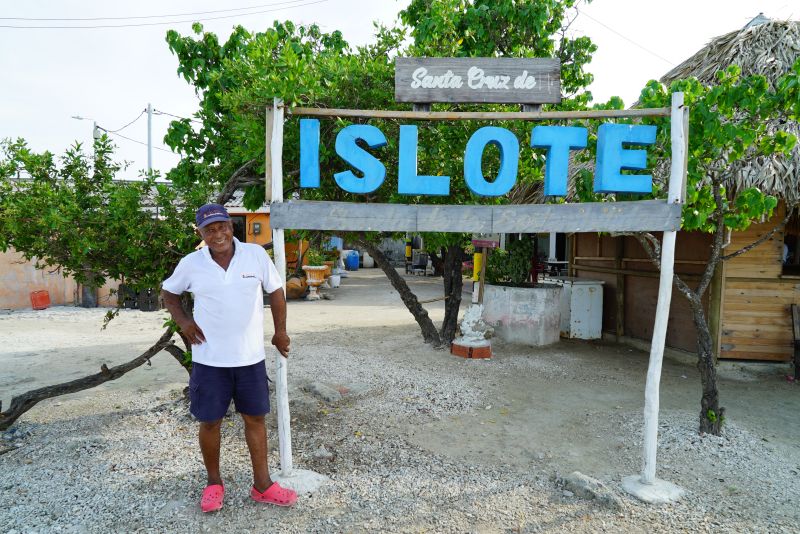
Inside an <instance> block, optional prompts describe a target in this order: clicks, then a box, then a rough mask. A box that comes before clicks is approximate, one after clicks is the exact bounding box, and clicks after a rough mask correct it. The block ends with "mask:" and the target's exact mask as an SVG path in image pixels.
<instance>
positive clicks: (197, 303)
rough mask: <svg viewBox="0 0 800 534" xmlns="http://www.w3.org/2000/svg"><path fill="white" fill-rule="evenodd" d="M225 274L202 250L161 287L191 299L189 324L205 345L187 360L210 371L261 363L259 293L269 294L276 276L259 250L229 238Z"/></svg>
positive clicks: (195, 348)
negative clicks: (200, 333) (230, 248)
mask: <svg viewBox="0 0 800 534" xmlns="http://www.w3.org/2000/svg"><path fill="white" fill-rule="evenodd" d="M233 242H234V247H235V250H234V253H233V258H232V259H231V263H230V265H229V266H228V270H227V271H226V270H224V269H223V268H222V267H220V266H219V265H218V264H217V262H215V261H214V260H213V259H212V258H211V253H210V251H209V249H208V247H203V248H201V249H200V250H196V251H194V252H192V253H191V254H189V255H187V256H185V257H184V258H183V259H182V260H181V261H180V263H178V266H177V267H176V268H175V272H174V273H172V276H170V277H169V278H167V279H166V280H164V282H163V283H162V284H161V287H162V288H163V289H165V290H167V291H169V292H170V293H173V294H175V295H180V294H181V293H183V292H184V291H188V292H190V293H192V295H194V320H195V322H196V323H197V325H198V326H199V327H200V329H201V330H202V331H203V334H205V338H206V341H205V343H201V344H199V345H192V361H195V362H199V363H202V364H204V365H213V366H215V367H240V366H244V365H252V364H254V363H258V362H260V361H261V360H263V359H264V358H265V356H266V353H265V352H264V301H263V294H262V291H261V288H262V287H263V288H264V290H265V291H266V292H267V293H272V292H274V291H276V290H278V289H280V288H281V287H282V283H281V277H280V276H279V275H278V270H277V269H276V268H275V264H273V263H272V260H271V259H270V257H269V255H268V254H267V252H266V251H265V250H264V249H263V248H262V247H261V246H259V245H255V244H252V243H242V242H240V241H239V240H238V239H236V238H233Z"/></svg>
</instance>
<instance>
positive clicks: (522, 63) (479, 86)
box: [394, 57, 561, 104]
mask: <svg viewBox="0 0 800 534" xmlns="http://www.w3.org/2000/svg"><path fill="white" fill-rule="evenodd" d="M394 98H395V100H396V101H397V102H422V103H427V102H461V103H496V104H558V103H559V102H561V62H560V61H559V60H557V59H542V58H484V57H469V58H416V57H399V58H397V59H396V60H395V65H394Z"/></svg>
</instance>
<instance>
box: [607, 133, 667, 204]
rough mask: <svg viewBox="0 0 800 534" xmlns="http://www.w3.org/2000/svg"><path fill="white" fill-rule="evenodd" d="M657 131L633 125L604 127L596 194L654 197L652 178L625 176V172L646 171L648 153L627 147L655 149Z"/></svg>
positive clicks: (635, 175) (646, 176) (639, 175)
mask: <svg viewBox="0 0 800 534" xmlns="http://www.w3.org/2000/svg"><path fill="white" fill-rule="evenodd" d="M655 142H656V127H655V126H641V125H633V124H610V123H609V124H602V125H601V126H600V128H599V129H598V130H597V170H596V171H595V177H594V192H595V193H652V191H653V176H652V175H651V174H625V175H623V174H622V173H621V172H620V171H622V170H641V169H646V168H647V152H646V151H644V150H626V149H625V146H626V145H652V144H653V143H655Z"/></svg>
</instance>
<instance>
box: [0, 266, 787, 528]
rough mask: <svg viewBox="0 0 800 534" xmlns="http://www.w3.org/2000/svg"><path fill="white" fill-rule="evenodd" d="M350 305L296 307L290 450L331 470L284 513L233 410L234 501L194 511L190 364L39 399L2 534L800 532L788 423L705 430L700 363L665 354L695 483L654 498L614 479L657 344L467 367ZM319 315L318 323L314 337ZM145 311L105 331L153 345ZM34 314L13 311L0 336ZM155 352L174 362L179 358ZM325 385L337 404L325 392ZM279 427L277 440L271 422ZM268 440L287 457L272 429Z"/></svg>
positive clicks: (2, 461) (503, 353)
mask: <svg viewBox="0 0 800 534" xmlns="http://www.w3.org/2000/svg"><path fill="white" fill-rule="evenodd" d="M362 281H363V280H362ZM368 282H369V281H368ZM378 283H379V282H378V281H374V282H369V283H367V286H369V285H370V284H378ZM367 290H369V287H367ZM381 290H382V289H381ZM343 300H344V302H341V303H338V304H337V301H333V302H325V301H323V302H321V303H314V304H312V303H300V304H292V307H290V316H291V317H298V320H299V321H300V322H302V324H300V325H298V327H299V328H301V329H302V330H303V331H304V332H305V333H304V334H303V335H302V336H300V337H297V338H296V339H295V341H294V342H293V354H292V357H291V359H290V361H289V380H290V385H291V388H290V398H291V408H292V419H293V422H292V432H293V445H294V459H295V464H296V465H298V466H299V467H302V468H306V469H312V470H315V471H317V472H320V473H323V474H325V475H327V476H329V477H330V478H331V482H330V483H328V484H327V485H325V486H323V488H322V489H321V490H320V491H319V492H317V493H315V494H314V495H311V496H305V497H302V498H301V499H300V501H299V502H298V504H297V506H296V507H295V508H293V509H288V510H287V509H278V508H274V507H265V506H260V505H257V504H255V503H253V502H251V501H250V500H249V498H248V497H247V492H248V488H249V484H250V473H249V458H248V455H247V450H246V447H245V445H244V435H243V426H242V424H241V421H240V419H239V418H238V416H236V415H235V414H231V415H230V416H229V417H227V418H226V421H225V423H224V425H223V429H224V430H223V453H222V454H223V462H222V463H223V476H224V477H225V480H226V488H227V495H226V502H225V507H224V508H223V509H222V510H221V511H220V512H219V513H217V514H214V515H210V516H209V515H206V516H203V515H202V514H201V513H200V511H199V507H198V505H197V503H198V501H199V497H200V491H201V490H202V487H203V485H204V478H205V477H204V470H203V466H202V463H201V459H200V456H199V452H198V451H197V448H196V426H195V423H194V422H193V421H192V419H191V417H190V416H189V415H188V412H187V406H186V403H185V401H184V399H183V397H182V387H181V385H180V380H181V378H182V375H180V372H178V373H177V374H169V373H173V372H174V369H172V368H171V367H169V370H165V371H163V373H161V372H160V371H149V373H150V374H149V375H148V374H147V373H148V371H143V370H142V371H138V370H137V371H134V372H133V373H137V372H140V373H141V374H142V375H144V376H145V378H147V379H149V380H150V381H151V382H152V381H153V377H154V376H156V374H155V373H161V374H159V375H158V376H159V377H161V378H164V376H167V378H166V379H164V380H163V381H162V386H161V387H153V388H149V389H148V388H145V389H144V390H142V387H140V386H141V382H135V386H134V385H132V386H131V387H122V386H120V387H119V388H118V389H101V390H99V391H94V392H89V393H87V394H84V395H74V396H70V397H69V398H61V399H54V400H52V401H48V402H45V403H42V404H41V405H40V406H38V407H37V408H35V409H34V410H32V411H31V412H29V413H28V414H27V415H26V416H25V417H23V419H22V420H21V421H20V422H19V423H18V424H17V425H15V427H13V431H12V432H7V433H5V434H3V437H2V439H0V450H4V449H5V450H7V452H5V453H4V454H0V502H2V503H3V506H2V507H0V532H6V533H11V532H20V533H21V532H26V533H27V532H102V533H107V532H121V531H124V532H198V531H200V532H216V531H223V530H225V531H231V532H256V531H258V532H263V531H270V530H274V531H279V532H374V531H389V532H563V531H572V532H620V531H625V532H684V531H692V532H695V531H699V532H712V531H713V532H797V531H798V527H797V522H798V518H799V517H800V514H799V513H798V511H797V506H796V503H794V502H793V500H794V499H796V496H797V495H798V494H800V475H799V474H798V473H800V451H799V450H798V448H797V446H796V443H797V441H796V436H797V434H796V433H794V432H796V431H794V430H793V429H790V428H785V426H786V425H777V424H776V425H775V426H770V425H771V424H772V423H771V422H770V421H769V420H767V421H764V422H763V426H758V425H755V424H750V423H749V422H748V420H747V418H745V417H742V418H739V419H737V417H736V414H737V411H738V413H742V412H743V411H744V410H743V409H742V408H738V407H736V405H735V404H734V405H733V406H734V407H736V408H737V409H733V410H729V414H730V417H731V419H732V420H731V421H730V422H729V423H728V424H727V425H726V428H725V432H724V435H723V436H722V437H713V436H703V437H701V436H698V434H697V433H696V431H695V427H696V425H695V418H696V415H695V412H694V410H695V407H694V404H695V403H696V401H697V398H696V395H695V394H694V393H692V392H693V391H694V390H695V389H696V388H697V384H696V377H695V376H694V375H692V374H691V373H692V369H691V368H690V367H687V366H685V365H682V364H679V363H675V362H665V373H664V383H663V389H662V392H663V393H662V397H663V398H664V402H663V404H664V405H665V407H664V409H663V410H662V417H661V432H660V439H659V443H660V449H659V469H658V476H659V477H661V478H664V479H667V480H669V481H671V482H674V483H676V484H679V485H681V486H682V487H684V488H685V489H686V490H687V496H686V497H685V498H684V499H683V500H682V501H680V502H678V503H674V504H671V505H666V506H650V505H645V504H642V503H640V502H638V501H636V500H635V499H632V498H630V497H628V496H627V495H625V494H624V493H623V492H622V490H621V489H620V482H621V479H622V477H623V476H627V475H629V474H633V473H635V472H637V471H638V469H639V462H640V454H641V449H640V448H641V438H640V434H641V402H642V400H641V399H642V397H641V389H642V388H643V381H644V376H643V371H642V370H643V369H644V367H646V355H644V354H642V353H640V352H636V351H631V350H629V349H627V348H621V347H616V346H613V345H603V344H596V345H591V344H581V343H574V342H562V343H561V344H559V345H557V346H555V347H553V348H551V349H547V350H540V351H531V350H529V349H524V348H522V347H515V346H511V345H503V344H502V343H496V345H495V354H496V357H495V358H494V359H493V360H491V361H488V362H480V361H462V360H460V359H456V358H454V357H451V356H449V355H448V354H447V353H445V352H439V351H431V350H430V349H429V348H427V347H426V346H424V345H423V344H422V343H421V341H420V338H419V335H418V332H417V331H416V330H415V327H414V326H413V324H410V323H407V324H405V325H402V324H392V325H391V326H369V327H360V326H359V325H358V322H356V321H353V320H352V319H351V317H348V316H340V319H339V321H338V322H336V321H333V322H331V321H332V319H331V317H336V316H337V313H336V312H335V311H336V309H337V308H336V306H337V305H342V306H345V307H346V306H347V305H348V303H347V301H346V299H343ZM340 309H341V308H340ZM316 311H318V312H319V316H320V317H324V318H325V324H326V328H325V330H324V331H320V332H319V333H318V334H314V333H313V330H314V328H313V326H314V324H313V323H314V320H315V319H314V317H313V316H314V313H315V312H316ZM400 312H401V314H400V315H398V316H397V321H395V322H398V323H399V322H402V321H401V319H402V312H403V310H402V309H401V310H400ZM371 313H373V314H376V313H388V312H384V311H380V312H378V311H375V310H371ZM392 313H395V312H392ZM405 313H407V312H405ZM151 315H152V317H144V318H143V317H141V316H139V317H134V316H133V315H131V316H130V317H129V318H128V319H126V318H124V317H123V318H120V321H121V324H122V326H121V327H118V328H120V330H119V332H118V335H117V336H115V337H114V340H113V342H115V343H119V342H121V341H124V340H125V339H128V338H126V337H125V336H126V335H129V336H130V339H134V337H135V336H141V333H140V331H139V330H138V328H139V327H140V326H134V325H142V324H145V326H144V328H146V329H145V334H146V336H147V337H146V341H149V339H150V337H153V335H154V334H157V332H158V320H157V318H156V317H155V315H154V314H151ZM300 315H302V316H303V317H304V318H303V319H302V320H300V319H299V317H300ZM392 317H395V316H392ZM24 318H25V314H24V313H22V314H11V315H10V316H9V315H6V316H2V318H1V319H0V334H3V333H11V332H13V331H14V329H15V328H14V326H13V324H12V323H14V321H18V322H19V324H22V323H23V322H24V321H23V319H24ZM60 319H63V320H65V321H66V320H69V321H71V322H70V323H69V324H70V325H71V326H70V328H78V329H83V330H82V332H83V333H84V339H86V338H88V339H90V340H91V339H92V338H93V336H95V337H98V338H99V337H102V336H103V335H104V334H101V333H97V332H96V330H97V329H96V319H97V312H96V311H89V310H82V311H81V310H70V311H69V313H66V312H65V314H64V317H61V318H60ZM60 319H59V318H58V317H56V319H55V322H58V320H60ZM129 320H130V325H129V326H130V328H129V329H128V330H126V329H125V328H127V327H125V325H126V324H128V323H126V321H129ZM93 321H94V322H93ZM387 322H392V321H387ZM90 324H91V325H92V327H91V328H89V327H88V326H87V325H90ZM54 327H57V325H55V326H54ZM25 336H26V334H25V333H21V334H20V336H19V337H17V338H15V339H16V341H15V342H14V343H15V344H12V345H13V349H11V351H12V352H13V355H18V354H19V353H20V351H23V352H25V351H29V352H35V351H36V350H37V349H36V347H35V346H29V347H28V348H27V349H25V343H23V342H22V341H20V338H24V337H25ZM103 342H104V341H103V340H102V339H100V340H99V341H98V339H94V340H93V341H92V342H91V343H89V342H88V341H87V342H85V343H83V347H84V348H83V349H81V350H84V351H87V350H88V351H89V352H92V351H96V352H97V354H101V353H102V352H101V351H102V349H101V348H97V347H95V344H97V345H98V346H99V347H102V343H103ZM146 344H147V343H146V342H145V345H146ZM53 345H54V347H56V346H57V343H54V344H53ZM86 347H94V348H91V349H87V348H86ZM0 350H2V349H0ZM89 356H91V354H90V355H89ZM15 357H16V356H15ZM92 357H94V356H92ZM126 357H127V356H126ZM158 358H163V360H164V361H163V362H161V363H160V365H163V366H164V367H163V369H167V368H168V363H169V360H168V357H167V356H166V355H163V356H159V357H158ZM20 361H21V360H20ZM0 363H2V353H0ZM154 363H156V362H155V360H154ZM173 365H174V364H173ZM273 367H274V365H272V366H271V367H270V368H273ZM133 373H131V374H133ZM21 374H22V375H24V374H25V373H24V372H23V373H21ZM694 374H695V375H696V372H695V373H694ZM772 378H774V377H771V378H770V377H768V378H764V379H761V382H758V381H757V382H755V383H754V382H752V381H750V382H747V383H744V382H737V381H729V382H725V383H724V385H723V387H724V389H723V391H725V392H726V393H727V396H728V399H732V398H734V397H735V396H736V395H737V394H739V393H740V392H741V395H742V396H745V395H746V394H749V393H753V388H756V390H755V393H753V394H754V395H755V396H756V397H760V398H763V399H765V402H773V401H772V400H771V397H769V395H770V394H771V393H769V392H770V391H773V390H776V389H777V387H778V386H776V385H775V384H774V383H772V382H770V380H772ZM762 382H763V383H762ZM760 387H763V390H758V388H760ZM780 387H781V388H784V389H782V390H781V391H779V392H778V393H775V394H776V395H777V394H780V397H779V398H781V399H783V401H784V402H785V403H786V404H787V405H788V406H787V409H792V410H793V411H794V413H797V407H798V404H799V403H798V399H797V390H796V389H795V386H787V385H786V384H782V383H781V384H780ZM324 388H328V390H330V391H334V392H336V393H337V394H338V395H340V398H333V399H329V401H325V400H322V398H321V396H320V390H321V389H324ZM737 388H739V389H737ZM311 391H316V394H313V393H309V392H311ZM335 396H336V395H334V397H335ZM731 402H733V401H731ZM269 424H270V429H269V432H270V436H275V435H276V429H275V421H274V418H270V420H269ZM272 449H273V452H272V453H271V455H270V466H271V467H272V469H277V468H278V466H279V460H278V457H277V443H276V442H274V443H272ZM576 467H579V468H581V470H582V471H583V472H584V473H585V474H587V475H589V476H592V477H595V478H598V479H600V480H601V481H602V482H603V483H605V484H606V485H607V486H608V487H609V488H610V489H611V490H612V491H613V492H615V493H616V494H617V495H618V496H619V497H620V498H621V500H622V505H623V507H622V509H621V510H613V509H609V508H606V507H604V506H602V505H601V504H600V503H598V502H597V501H593V500H585V499H581V498H578V497H576V496H574V494H573V493H572V492H570V491H567V490H565V489H564V487H563V484H562V482H561V478H560V477H562V476H565V475H566V474H567V473H569V472H570V471H572V470H574V469H575V468H576Z"/></svg>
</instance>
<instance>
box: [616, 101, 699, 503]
mask: <svg viewBox="0 0 800 534" xmlns="http://www.w3.org/2000/svg"><path fill="white" fill-rule="evenodd" d="M687 130H688V110H687V109H686V107H685V106H684V105H683V93H673V95H672V120H671V136H672V171H671V173H670V179H669V195H668V198H667V202H670V203H681V204H682V203H683V202H684V200H685V197H686V191H685V183H686V182H685V180H686V153H687V139H688V135H687V134H688V132H687ZM676 238H677V232H664V238H663V241H662V243H661V276H660V278H659V285H658V304H657V305H656V320H655V325H654V326H653V339H652V342H651V343H650V363H649V365H648V368H647V384H646V385H645V393H644V448H643V460H642V474H641V475H632V476H629V477H625V478H624V479H623V480H622V488H623V489H624V490H625V491H627V492H628V493H630V494H632V495H634V496H635V497H637V498H639V499H641V500H643V501H645V502H649V503H654V504H656V503H657V504H660V503H666V502H671V501H675V500H677V499H680V498H681V497H682V496H683V494H684V490H683V489H682V488H680V487H679V486H676V485H675V484H672V483H671V482H667V481H666V480H661V479H658V478H656V453H657V451H658V408H659V387H660V382H661V364H662V363H663V360H664V344H665V342H666V337H667V322H668V321H669V305H670V301H671V300H672V278H673V273H674V268H675V240H676Z"/></svg>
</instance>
